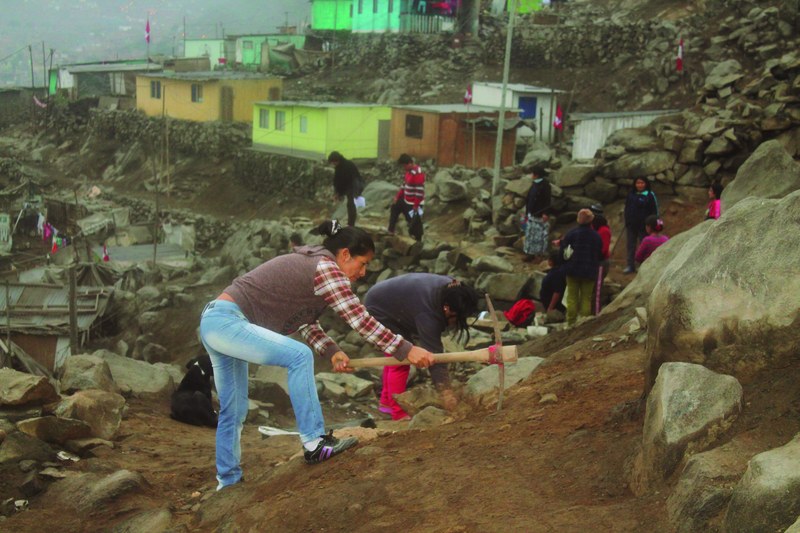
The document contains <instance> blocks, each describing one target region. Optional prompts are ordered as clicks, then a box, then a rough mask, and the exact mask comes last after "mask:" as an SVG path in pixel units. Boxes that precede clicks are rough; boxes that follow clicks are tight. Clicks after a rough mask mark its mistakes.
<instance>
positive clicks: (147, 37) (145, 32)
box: [144, 15, 150, 44]
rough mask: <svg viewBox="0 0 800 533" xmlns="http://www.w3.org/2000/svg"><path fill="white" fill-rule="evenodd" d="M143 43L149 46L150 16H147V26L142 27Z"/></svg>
mask: <svg viewBox="0 0 800 533" xmlns="http://www.w3.org/2000/svg"><path fill="white" fill-rule="evenodd" d="M144 42H146V43H147V44H150V15H148V16H147V25H146V26H145V27H144Z"/></svg>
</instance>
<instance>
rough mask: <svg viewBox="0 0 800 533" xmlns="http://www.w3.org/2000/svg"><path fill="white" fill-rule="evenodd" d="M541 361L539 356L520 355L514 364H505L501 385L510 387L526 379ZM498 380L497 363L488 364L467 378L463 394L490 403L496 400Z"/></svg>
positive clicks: (471, 398) (506, 387)
mask: <svg viewBox="0 0 800 533" xmlns="http://www.w3.org/2000/svg"><path fill="white" fill-rule="evenodd" d="M542 361H544V359H542V358H541V357H520V358H519V359H518V360H517V363H516V364H513V365H505V367H504V369H505V375H504V379H503V387H504V388H505V389H508V388H511V387H513V386H514V385H516V384H517V383H519V382H520V381H522V380H523V379H526V378H527V377H528V376H530V375H531V374H533V372H534V371H535V370H536V369H537V368H539V365H540V364H542ZM499 382H500V376H499V370H498V369H497V365H489V366H487V367H485V368H483V369H481V370H480V371H479V372H478V373H476V374H475V375H473V376H472V377H470V378H469V380H468V381H467V385H466V387H464V395H465V396H466V397H467V398H469V399H470V401H472V402H474V403H476V404H479V405H480V404H490V403H492V402H494V401H496V400H497V390H498V385H499Z"/></svg>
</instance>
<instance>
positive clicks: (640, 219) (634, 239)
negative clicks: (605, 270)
mask: <svg viewBox="0 0 800 533" xmlns="http://www.w3.org/2000/svg"><path fill="white" fill-rule="evenodd" d="M650 215H654V216H656V217H658V200H656V195H655V194H653V191H652V190H651V189H650V181H648V179H647V178H636V179H635V180H633V187H632V188H631V192H630V193H628V197H627V198H626V199H625V233H626V240H627V248H628V250H627V252H628V265H627V266H626V267H625V270H624V271H623V272H624V273H625V274H633V273H634V272H636V263H635V255H636V248H637V246H638V245H639V242H640V241H641V240H642V239H643V238H644V236H645V219H647V217H648V216H650Z"/></svg>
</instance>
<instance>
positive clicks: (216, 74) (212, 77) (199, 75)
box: [141, 70, 281, 81]
mask: <svg viewBox="0 0 800 533" xmlns="http://www.w3.org/2000/svg"><path fill="white" fill-rule="evenodd" d="M141 76H142V77H143V78H161V79H163V78H166V79H170V80H183V81H220V80H278V79H281V78H280V76H265V75H264V74H258V73H256V72H244V71H232V70H203V71H199V72H156V73H153V74H146V73H142V74H141Z"/></svg>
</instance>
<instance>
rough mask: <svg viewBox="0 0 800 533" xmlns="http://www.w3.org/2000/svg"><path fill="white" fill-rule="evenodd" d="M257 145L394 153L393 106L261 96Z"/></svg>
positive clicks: (355, 155) (288, 151)
mask: <svg viewBox="0 0 800 533" xmlns="http://www.w3.org/2000/svg"><path fill="white" fill-rule="evenodd" d="M252 113H253V148H255V149H259V150H265V151H268V152H272V153H277V154H284V155H291V156H295V157H302V158H307V159H324V158H326V157H327V156H328V154H329V153H330V152H332V151H333V150H337V151H339V152H341V153H343V154H344V155H345V156H346V157H347V158H348V159H376V158H384V157H388V156H389V134H390V133H391V127H390V126H391V118H392V110H391V108H389V107H386V106H382V105H377V104H351V103H334V102H266V101H265V102H256V103H255V105H254V106H253V108H252Z"/></svg>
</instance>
